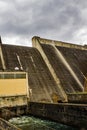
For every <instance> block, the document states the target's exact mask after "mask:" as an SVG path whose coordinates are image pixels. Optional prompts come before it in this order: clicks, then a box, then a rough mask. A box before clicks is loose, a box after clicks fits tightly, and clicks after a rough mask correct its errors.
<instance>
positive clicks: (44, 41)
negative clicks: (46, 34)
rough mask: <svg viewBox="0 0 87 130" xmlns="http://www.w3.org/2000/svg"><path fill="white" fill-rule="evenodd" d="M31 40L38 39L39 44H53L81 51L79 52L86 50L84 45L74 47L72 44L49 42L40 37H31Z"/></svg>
mask: <svg viewBox="0 0 87 130" xmlns="http://www.w3.org/2000/svg"><path fill="white" fill-rule="evenodd" d="M33 38H38V39H39V41H40V43H41V44H50V45H52V44H54V45H56V46H62V47H68V48H76V49H81V50H87V47H86V46H85V45H84V46H82V45H76V44H72V43H67V42H62V41H56V40H50V39H44V38H40V37H36V36H35V37H33Z"/></svg>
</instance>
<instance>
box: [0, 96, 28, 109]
mask: <svg viewBox="0 0 87 130" xmlns="http://www.w3.org/2000/svg"><path fill="white" fill-rule="evenodd" d="M27 102H28V98H27V97H26V95H18V96H3V97H0V108H3V107H13V106H21V105H27Z"/></svg>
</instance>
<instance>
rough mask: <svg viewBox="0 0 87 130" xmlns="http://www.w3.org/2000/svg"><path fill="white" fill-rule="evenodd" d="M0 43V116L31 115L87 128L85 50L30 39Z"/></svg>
mask: <svg viewBox="0 0 87 130" xmlns="http://www.w3.org/2000/svg"><path fill="white" fill-rule="evenodd" d="M32 45H33V47H24V46H16V45H8V44H3V43H2V41H1V40H0V115H1V118H4V119H6V120H7V119H8V118H10V117H13V116H18V115H23V114H31V115H35V116H39V117H44V118H47V119H50V120H54V121H56V122H60V123H63V124H67V125H72V126H75V127H79V128H85V129H87V123H86V122H87V115H86V114H87V92H86V91H87V47H86V45H85V46H81V45H75V44H70V43H65V42H61V41H55V40H49V39H44V38H40V37H36V36H35V37H33V38H32Z"/></svg>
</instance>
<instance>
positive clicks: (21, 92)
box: [0, 72, 29, 106]
mask: <svg viewBox="0 0 87 130" xmlns="http://www.w3.org/2000/svg"><path fill="white" fill-rule="evenodd" d="M28 98H29V93H28V80H27V73H26V72H0V99H1V101H0V106H3V105H6V106H9V105H11V106H13V105H14V104H15V105H24V104H27V99H28ZM11 100H12V101H11Z"/></svg>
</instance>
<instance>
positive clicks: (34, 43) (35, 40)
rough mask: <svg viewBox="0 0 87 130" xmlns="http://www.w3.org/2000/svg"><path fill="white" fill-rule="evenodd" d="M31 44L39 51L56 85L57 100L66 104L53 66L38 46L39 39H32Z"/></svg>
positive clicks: (64, 94) (65, 98) (64, 95)
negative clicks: (59, 96)
mask: <svg viewBox="0 0 87 130" xmlns="http://www.w3.org/2000/svg"><path fill="white" fill-rule="evenodd" d="M32 42H33V46H34V47H36V48H37V49H38V50H39V51H40V53H41V55H42V57H43V59H44V61H45V63H46V65H47V66H48V69H49V71H50V73H51V75H52V76H53V78H54V80H55V83H56V84H57V87H58V89H59V93H60V95H61V99H59V100H62V101H63V102H67V96H66V93H65V92H64V90H63V88H62V87H61V83H60V80H59V78H58V76H57V75H56V73H55V71H54V69H53V66H52V65H51V63H50V61H49V59H48V58H47V56H46V54H45V53H44V50H43V48H42V47H41V45H40V42H39V39H38V38H35V37H34V38H32Z"/></svg>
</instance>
